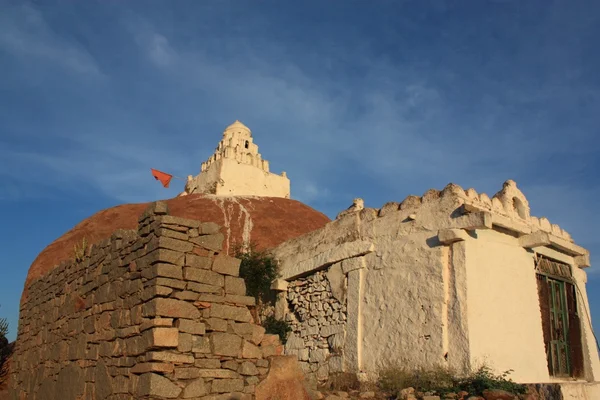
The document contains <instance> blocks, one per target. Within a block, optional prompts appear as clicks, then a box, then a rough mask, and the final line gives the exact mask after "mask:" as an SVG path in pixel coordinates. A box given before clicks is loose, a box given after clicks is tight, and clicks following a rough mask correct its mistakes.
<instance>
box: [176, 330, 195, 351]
mask: <svg viewBox="0 0 600 400" xmlns="http://www.w3.org/2000/svg"><path fill="white" fill-rule="evenodd" d="M192 348H193V341H192V335H191V334H189V333H182V332H180V333H179V343H178V344H177V351H179V352H181V353H189V352H190V351H192Z"/></svg>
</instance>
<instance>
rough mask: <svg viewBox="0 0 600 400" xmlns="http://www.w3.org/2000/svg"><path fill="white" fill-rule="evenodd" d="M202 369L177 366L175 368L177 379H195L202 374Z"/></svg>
mask: <svg viewBox="0 0 600 400" xmlns="http://www.w3.org/2000/svg"><path fill="white" fill-rule="evenodd" d="M199 371H200V370H199V369H198V368H195V367H187V366H186V367H177V368H175V379H183V380H187V379H194V378H198V377H199V376H200V372H199Z"/></svg>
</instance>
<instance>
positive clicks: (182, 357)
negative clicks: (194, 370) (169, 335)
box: [144, 351, 194, 364]
mask: <svg viewBox="0 0 600 400" xmlns="http://www.w3.org/2000/svg"><path fill="white" fill-rule="evenodd" d="M144 358H145V360H146V362H149V361H162V362H168V363H173V364H193V363H194V356H192V355H188V354H177V353H171V352H168V351H151V352H148V353H146V355H145V357H144Z"/></svg>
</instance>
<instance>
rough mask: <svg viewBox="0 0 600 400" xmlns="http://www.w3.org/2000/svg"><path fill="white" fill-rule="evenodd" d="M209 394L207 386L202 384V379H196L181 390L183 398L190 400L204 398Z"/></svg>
mask: <svg viewBox="0 0 600 400" xmlns="http://www.w3.org/2000/svg"><path fill="white" fill-rule="evenodd" d="M208 393H209V386H208V385H207V384H206V383H204V379H202V378H200V379H196V380H194V381H192V382H190V383H189V384H188V385H187V386H186V387H185V389H183V396H182V397H183V398H184V399H192V398H197V397H200V396H204V395H205V394H208Z"/></svg>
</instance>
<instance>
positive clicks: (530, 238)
mask: <svg viewBox="0 0 600 400" xmlns="http://www.w3.org/2000/svg"><path fill="white" fill-rule="evenodd" d="M519 244H520V245H521V246H523V247H525V248H530V249H531V248H535V247H540V246H552V247H554V248H556V249H557V250H559V251H560V252H562V253H565V254H568V255H570V256H573V257H581V258H580V259H578V260H579V261H576V263H577V262H578V263H579V264H581V265H583V264H586V263H587V264H589V252H588V251H587V250H586V249H584V248H583V247H581V246H578V245H576V244H574V243H571V242H569V241H568V240H565V239H562V238H559V237H557V236H554V235H553V234H551V233H548V232H544V231H537V232H534V233H531V234H529V235H525V236H522V237H520V238H519ZM587 266H589V265H587Z"/></svg>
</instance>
